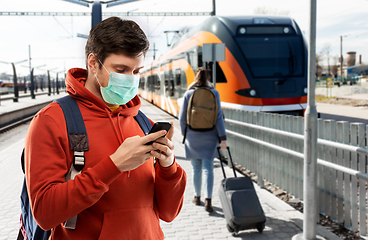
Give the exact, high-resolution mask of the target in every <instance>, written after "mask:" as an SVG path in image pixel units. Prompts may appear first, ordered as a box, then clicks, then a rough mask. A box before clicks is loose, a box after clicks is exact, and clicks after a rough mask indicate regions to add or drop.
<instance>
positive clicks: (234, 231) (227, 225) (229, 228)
mask: <svg viewBox="0 0 368 240" xmlns="http://www.w3.org/2000/svg"><path fill="white" fill-rule="evenodd" d="M226 228H227V230H228V231H229V232H231V233H234V234H235V235H236V234H238V233H239V226H236V225H235V227H234V228H232V227H231V226H230V225H229V224H226Z"/></svg>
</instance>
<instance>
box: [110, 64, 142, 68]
mask: <svg viewBox="0 0 368 240" xmlns="http://www.w3.org/2000/svg"><path fill="white" fill-rule="evenodd" d="M112 67H114V68H116V67H122V68H128V69H130V67H129V66H127V65H124V64H120V63H116V64H113V65H112ZM142 68H144V66H141V67H138V68H137V69H142Z"/></svg>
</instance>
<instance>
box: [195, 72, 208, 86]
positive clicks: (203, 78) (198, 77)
mask: <svg viewBox="0 0 368 240" xmlns="http://www.w3.org/2000/svg"><path fill="white" fill-rule="evenodd" d="M208 77H209V75H208V71H207V69H205V68H204V67H199V68H198V69H197V70H196V72H195V79H194V81H195V82H196V83H198V85H200V86H205V85H206V82H207V79H208Z"/></svg>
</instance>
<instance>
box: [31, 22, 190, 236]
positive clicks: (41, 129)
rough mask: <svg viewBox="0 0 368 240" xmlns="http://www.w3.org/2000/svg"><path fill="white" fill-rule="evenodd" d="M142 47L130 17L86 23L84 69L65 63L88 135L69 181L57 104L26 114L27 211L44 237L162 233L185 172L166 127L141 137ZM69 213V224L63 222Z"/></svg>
mask: <svg viewBox="0 0 368 240" xmlns="http://www.w3.org/2000/svg"><path fill="white" fill-rule="evenodd" d="M148 47H149V43H148V40H147V38H146V36H145V34H144V32H143V31H142V29H141V28H140V27H139V26H138V25H137V24H136V23H134V22H133V21H128V20H122V19H120V18H117V17H111V18H108V19H106V20H104V21H102V22H100V23H99V24H97V25H96V26H95V27H94V28H92V29H91V31H90V35H89V37H88V41H87V44H86V64H87V70H84V69H78V68H74V69H70V70H69V71H68V74H67V77H66V80H65V82H66V86H67V92H68V94H69V95H71V96H72V97H73V98H75V99H76V101H77V103H78V106H79V108H80V110H81V113H82V116H83V119H84V122H85V125H86V130H87V134H88V140H89V151H86V152H85V153H84V155H85V166H84V168H83V170H82V173H81V174H79V175H77V176H75V178H74V180H69V181H67V182H65V176H66V175H67V173H68V172H69V169H70V167H71V165H72V161H73V152H72V150H71V148H70V145H69V139H68V134H67V128H66V123H65V119H64V116H63V112H62V109H61V107H60V106H59V105H58V104H57V103H52V104H50V105H49V106H47V107H45V108H44V109H42V110H41V111H40V112H39V113H38V114H37V115H36V116H35V118H34V119H33V121H32V123H31V125H30V127H29V131H28V133H27V137H26V148H25V149H26V151H25V154H26V155H25V161H26V164H25V167H26V179H27V187H28V190H29V195H30V200H31V206H32V210H33V214H34V217H35V219H36V221H37V223H38V224H39V225H40V226H41V227H42V228H43V229H45V230H48V229H52V233H51V236H50V238H51V239H78V240H80V239H163V238H164V235H163V233H162V230H161V228H160V223H159V219H162V220H164V221H167V222H170V221H172V220H173V219H174V218H175V217H176V216H177V215H178V214H179V212H180V210H181V207H182V203H183V194H184V190H185V185H186V174H185V171H184V170H183V169H182V168H181V167H180V166H179V164H177V163H176V162H175V159H174V154H173V149H174V146H173V143H172V141H171V140H172V136H173V127H171V129H170V131H169V132H168V133H167V135H166V137H163V136H164V134H165V131H159V132H156V133H153V134H149V135H147V136H144V133H143V131H142V130H141V128H140V127H139V125H138V123H137V122H136V121H135V119H134V118H133V117H134V116H135V115H137V113H138V110H139V108H140V106H141V102H140V99H139V97H138V96H137V95H136V94H137V92H138V82H139V70H140V69H141V68H142V67H143V63H144V57H145V53H146V51H147V50H148ZM151 123H153V122H152V121H151ZM150 141H154V143H153V144H151V145H145V143H147V142H150ZM153 158H156V159H157V163H156V164H155V165H154V162H153ZM75 215H78V216H77V222H76V227H75V229H68V228H65V227H63V223H64V222H65V221H66V220H68V219H70V218H72V217H74V216H75Z"/></svg>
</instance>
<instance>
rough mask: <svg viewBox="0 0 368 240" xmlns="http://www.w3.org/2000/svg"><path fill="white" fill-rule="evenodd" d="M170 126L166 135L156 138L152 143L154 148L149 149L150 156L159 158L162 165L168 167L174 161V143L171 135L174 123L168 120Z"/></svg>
mask: <svg viewBox="0 0 368 240" xmlns="http://www.w3.org/2000/svg"><path fill="white" fill-rule="evenodd" d="M170 124H171V128H170V130H169V132H168V133H167V135H166V136H165V137H164V138H163V137H162V138H158V139H156V140H155V142H154V143H153V144H152V147H153V148H154V149H155V150H152V151H151V154H152V156H154V157H155V158H157V159H159V163H160V165H161V166H162V167H170V166H171V165H172V164H173V162H174V144H173V142H172V137H173V135H174V125H173V122H170Z"/></svg>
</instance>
